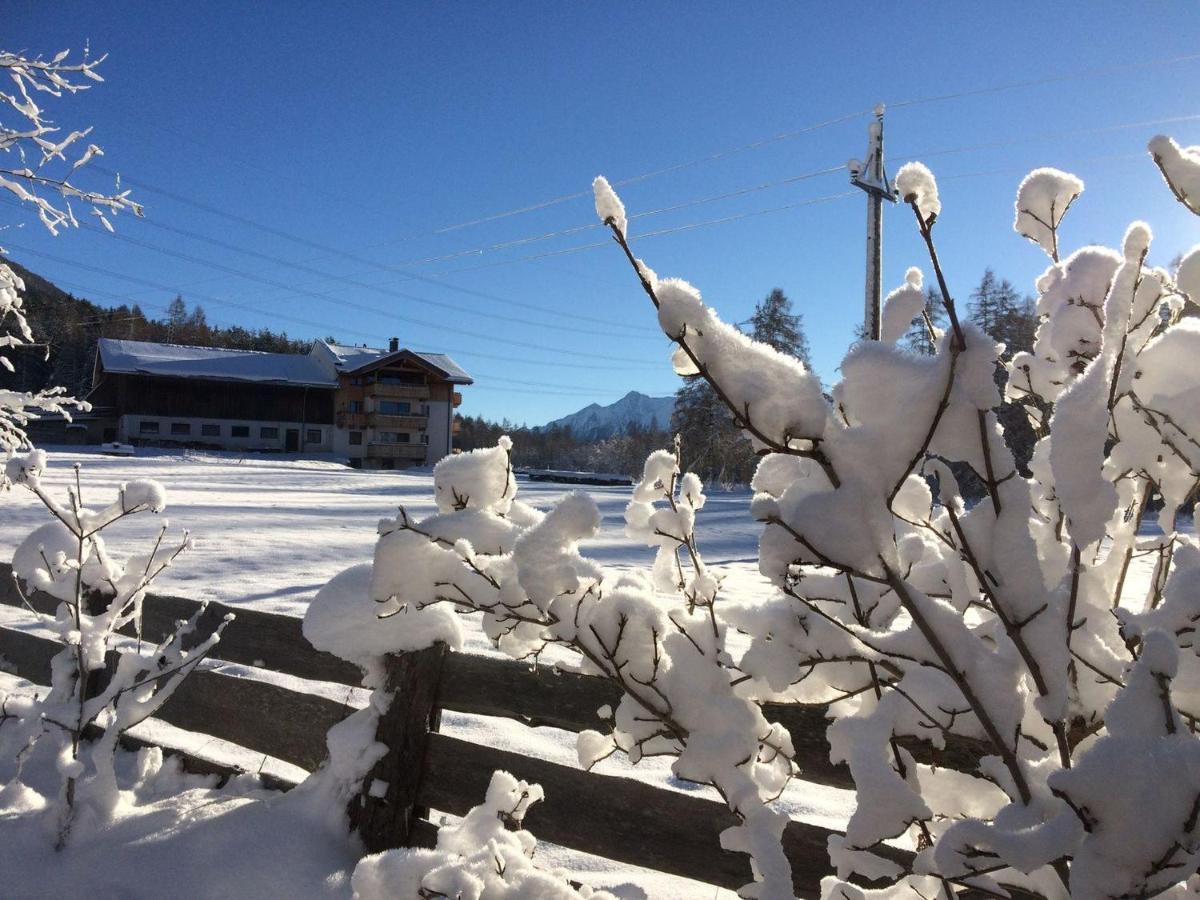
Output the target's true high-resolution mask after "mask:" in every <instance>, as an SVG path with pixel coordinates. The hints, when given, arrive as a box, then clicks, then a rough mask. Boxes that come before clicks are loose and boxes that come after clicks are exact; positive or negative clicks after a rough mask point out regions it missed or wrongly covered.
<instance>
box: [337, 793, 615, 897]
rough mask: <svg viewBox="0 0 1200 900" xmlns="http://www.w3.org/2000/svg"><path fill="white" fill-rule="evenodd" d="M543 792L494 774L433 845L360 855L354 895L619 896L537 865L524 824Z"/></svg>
mask: <svg viewBox="0 0 1200 900" xmlns="http://www.w3.org/2000/svg"><path fill="white" fill-rule="evenodd" d="M541 799H542V789H541V787H540V786H538V785H536V784H527V783H526V782H524V781H518V780H517V779H516V778H514V777H513V776H512V775H510V774H508V773H507V772H495V773H493V774H492V782H491V784H490V785H488V791H487V797H486V799H485V800H484V802H483V803H482V804H480V805H479V806H476V807H475V808H474V809H472V810H471V811H470V812H469V813H467V815H466V817H465V818H464V819H463V820H462V821H461V822H458V823H457V824H454V825H444V826H442V828H440V829H439V830H438V838H437V847H436V848H435V849H433V850H417V849H400V850H389V851H387V852H384V853H379V854H376V855H374V856H368V857H366V858H365V859H363V860H362V861H361V862H360V863H359V864H358V866H357V867H356V868H355V869H354V876H353V878H352V879H351V886H352V887H353V888H354V897H355V900H392V898H395V897H421V898H435V897H446V898H450V897H453V898H456V900H510V898H511V900H567V898H572V900H574V898H579V897H590V898H592V900H615V898H614V897H613V895H612V894H610V893H608V892H606V891H592V890H591V889H590V888H588V887H587V886H582V887H579V888H575V887H573V886H572V885H571V882H570V880H569V878H568V877H567V874H566V872H563V871H554V870H547V869H541V868H538V867H537V866H535V865H534V863H533V855H534V850H535V848H536V847H537V840H536V839H535V838H534V836H533V835H532V834H530V833H529V832H528V831H522V830H519V829H520V825H521V822H522V820H523V819H524V818H525V813H526V812H527V811H528V809H529V807H530V805H531V804H533V803H536V802H537V801H539V800H541ZM512 829H517V830H512Z"/></svg>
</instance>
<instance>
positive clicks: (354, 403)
mask: <svg viewBox="0 0 1200 900" xmlns="http://www.w3.org/2000/svg"><path fill="white" fill-rule="evenodd" d="M348 408H349V411H350V412H352V413H360V412H362V411H363V402H362V401H361V400H351V401H350V403H349V404H348Z"/></svg>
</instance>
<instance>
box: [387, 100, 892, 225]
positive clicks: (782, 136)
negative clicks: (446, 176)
mask: <svg viewBox="0 0 1200 900" xmlns="http://www.w3.org/2000/svg"><path fill="white" fill-rule="evenodd" d="M870 113H871V110H869V109H867V110H860V111H859V112H853V113H847V114H846V115H844V116H838V117H837V118H834V119H827V120H825V121H824V122H817V123H815V124H812V125H806V126H805V127H803V128H797V129H794V130H792V131H783V132H780V133H779V134H776V135H772V136H771V137H766V138H760V139H759V140H757V141H751V142H750V143H749V144H742V145H740V146H737V147H730V148H728V149H726V150H719V151H717V152H716V153H710V154H708V155H707V156H701V157H698V158H697V159H691V160H687V161H686V162H680V163H675V164H673V165H670V166H664V167H663V168H661V169H654V170H652V171H649V172H643V173H642V174H641V175H634V176H632V177H629V178H623V179H621V180H619V181H614V182H613V183H612V185H613V187H627V186H628V185H631V184H637V183H639V182H642V181H648V180H649V179H651V178H658V177H659V176H662V175H670V174H673V173H675V172H680V171H683V170H684V169H690V168H693V167H694V166H699V165H703V164H704V163H707V162H715V161H716V160H720V159H725V158H727V157H730V156H735V155H737V154H739V153H745V152H746V151H748V150H757V149H759V148H761V147H766V146H768V145H770V144H776V143H778V142H780V141H786V140H791V139H792V138H797V137H800V136H801V135H805V134H811V133H812V132H814V131H820V130H822V129H824V128H829V127H831V126H833V125H840V124H842V123H843V122H850V121H853V120H854V119H858V118H861V117H863V116H866V115H869V114H870ZM591 196H592V192H591V190H590V189H589V190H586V191H576V192H575V193H573V194H563V195H562V196H560V197H554V198H551V199H549V200H543V201H541V202H540V203H533V204H530V205H527V206H522V207H518V208H516V209H510V210H506V211H505V212H499V213H493V214H492V215H489V216H482V217H480V218H477V219H471V220H469V221H466V222H459V223H458V224H456V225H445V226H443V227H441V228H438V229H435V230H434V231H431V232H428V233H427V234H428V235H434V234H446V233H447V232H451V231H458V230H460V229H463V228H470V227H471V226H473V225H483V224H485V223H487V222H495V221H497V220H498V219H507V218H509V217H510V216H519V215H522V214H523V213H528V212H535V211H537V210H541V209H547V208H548V207H551V206H557V205H558V204H560V203H566V202H568V201H570V200H579V199H582V198H584V197H591ZM419 236H420V237H425V236H427V235H419ZM405 240H411V238H406V239H405ZM387 243H392V242H387ZM376 246H381V245H376Z"/></svg>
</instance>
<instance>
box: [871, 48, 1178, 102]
mask: <svg viewBox="0 0 1200 900" xmlns="http://www.w3.org/2000/svg"><path fill="white" fill-rule="evenodd" d="M1198 59H1200V53H1189V54H1187V55H1185V56H1176V57H1174V58H1172V59H1155V60H1149V61H1147V62H1136V63H1124V64H1122V65H1116V66H1097V67H1093V68H1088V69H1077V70H1075V71H1074V72H1063V73H1061V74H1058V75H1047V76H1043V77H1041V78H1030V79H1026V80H1024V81H1010V82H1007V83H1005V84H997V85H992V86H990V87H981V88H973V89H971V90H966V91H957V92H955V93H953V94H935V95H932V96H928V97H917V98H914V99H911V100H900V101H897V102H894V103H888V104H887V106H888V109H904V108H905V107H909V106H923V105H925V104H928V103H941V102H943V101H946V100H960V99H962V98H964V97H978V96H981V95H982V94H998V93H1001V92H1002V91H1013V90H1019V89H1021V88H1028V87H1040V86H1041V85H1044V84H1055V83H1057V82H1061V81H1072V80H1074V79H1076V78H1091V77H1098V76H1105V75H1117V74H1120V73H1122V72H1131V71H1134V70H1136V69H1150V68H1158V67H1161V66H1173V65H1178V64H1179V63H1184V62H1192V61H1193V60H1198Z"/></svg>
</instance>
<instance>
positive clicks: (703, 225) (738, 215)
mask: <svg viewBox="0 0 1200 900" xmlns="http://www.w3.org/2000/svg"><path fill="white" fill-rule="evenodd" d="M855 196H857V194H855V192H853V191H845V192H843V193H840V194H829V195H827V196H824V197H814V198H813V199H811V200H802V201H800V202H798V203H787V204H784V205H783V206H772V207H770V208H769V209H759V210H755V211H753V212H744V213H736V214H734V215H731V216H722V217H721V218H718V219H706V220H704V221H702V222H689V223H688V224H686V225H677V226H675V227H673V228H661V229H659V230H658V231H648V232H646V233H645V234H639V235H635V237H636V238H637V240H639V241H644V240H648V239H650V238H656V237H664V236H665V235H668V234H679V233H680V232H684V231H693V230H695V229H697V228H707V227H709V226H711V225H723V224H725V223H726V222H737V221H740V220H741V219H751V218H754V217H756V216H765V215H768V214H770V213H777V212H784V211H785V210H789V209H800V208H802V207H805V206H814V205H816V204H818V203H831V202H833V201H835V200H845V199H846V198H847V197H855ZM611 246H612V241H597V242H595V243H592V244H579V245H577V246H575V247H566V248H564V249H562V250H550V251H547V252H546V253H537V254H534V255H533V256H520V257H517V258H516V259H504V260H500V261H498V262H491V263H483V264H482V265H478V266H464V267H463V268H459V269H453V270H451V273H450V274H453V273H454V272H473V271H476V270H478V269H491V268H494V267H496V266H507V265H512V264H514V263H522V262H532V261H534V260H539V259H550V258H551V257H554V256H567V255H570V254H572V253H582V252H583V251H585V250H595V249H597V248H599V247H611Z"/></svg>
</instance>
